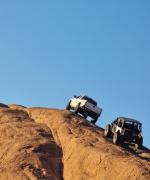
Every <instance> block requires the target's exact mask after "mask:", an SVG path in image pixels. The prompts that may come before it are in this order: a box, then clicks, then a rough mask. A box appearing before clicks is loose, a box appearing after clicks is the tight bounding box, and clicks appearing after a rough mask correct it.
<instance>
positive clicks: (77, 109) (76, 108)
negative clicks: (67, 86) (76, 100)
mask: <svg viewBox="0 0 150 180" xmlns="http://www.w3.org/2000/svg"><path fill="white" fill-rule="evenodd" d="M79 108H80V104H78V105H77V106H76V107H75V109H74V113H75V114H78V112H79Z"/></svg>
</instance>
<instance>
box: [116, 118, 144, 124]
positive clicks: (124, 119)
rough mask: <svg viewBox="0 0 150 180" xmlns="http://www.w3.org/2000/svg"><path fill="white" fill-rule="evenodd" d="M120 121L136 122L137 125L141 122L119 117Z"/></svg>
mask: <svg viewBox="0 0 150 180" xmlns="http://www.w3.org/2000/svg"><path fill="white" fill-rule="evenodd" d="M118 118H119V119H121V120H123V121H128V122H135V123H140V124H141V122H140V121H138V120H135V119H131V118H126V117H118Z"/></svg>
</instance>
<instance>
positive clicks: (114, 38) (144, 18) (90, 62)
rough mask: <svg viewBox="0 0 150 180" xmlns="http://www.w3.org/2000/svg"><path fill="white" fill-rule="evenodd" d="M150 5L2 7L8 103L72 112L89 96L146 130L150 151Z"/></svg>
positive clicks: (1, 71) (2, 70)
mask: <svg viewBox="0 0 150 180" xmlns="http://www.w3.org/2000/svg"><path fill="white" fill-rule="evenodd" d="M149 7H150V1H149V0H145V1H141V0H136V1H135V0H132V1H128V0H127V1H119V0H114V1H100V0H95V1H90V0H80V1H79V0H77V1H69V0H66V1H62V0H61V1H49V0H44V1H41V0H30V1H29V0H26V1H20V0H14V1H10V0H9V1H8V0H5V1H0V82H1V88H0V101H1V102H3V103H16V104H22V105H26V106H47V107H56V108H64V107H65V106H66V104H67V102H68V100H69V98H70V97H72V96H73V95H78V94H87V95H89V96H91V97H93V98H94V99H96V100H97V101H98V103H99V105H100V106H101V107H102V108H103V113H102V116H101V118H100V119H99V122H98V125H100V126H102V127H104V126H105V125H106V124H107V123H108V122H110V121H112V120H114V119H115V118H116V117H117V116H127V117H132V118H135V119H138V120H140V121H141V122H142V123H143V135H144V144H145V145H146V146H148V147H150V141H149V136H150V133H149V127H150V94H149V93H150V11H149Z"/></svg>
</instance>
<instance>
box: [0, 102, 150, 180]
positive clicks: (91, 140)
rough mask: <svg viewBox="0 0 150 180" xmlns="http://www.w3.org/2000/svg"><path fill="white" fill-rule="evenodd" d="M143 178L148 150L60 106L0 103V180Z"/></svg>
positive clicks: (149, 169) (148, 172)
mask: <svg viewBox="0 0 150 180" xmlns="http://www.w3.org/2000/svg"><path fill="white" fill-rule="evenodd" d="M12 179H15V180H63V179H64V180H108V179H111V180H126V179H128V180H145V179H146V180H149V179H150V151H149V150H148V149H146V148H143V149H142V150H134V149H133V148H130V147H119V146H115V145H113V144H112V143H111V141H110V140H109V139H105V138H104V136H103V129H102V128H99V127H97V126H94V125H91V124H90V123H89V122H87V121H86V120H85V119H83V118H82V117H79V116H76V115H74V114H73V113H71V112H69V111H66V110H57V109H48V108H26V107H24V106H20V105H14V104H13V105H8V106H5V105H4V104H2V106H1V105H0V180H12Z"/></svg>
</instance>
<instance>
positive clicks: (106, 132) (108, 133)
mask: <svg viewBox="0 0 150 180" xmlns="http://www.w3.org/2000/svg"><path fill="white" fill-rule="evenodd" d="M110 135H111V126H110V124H108V125H107V126H106V128H105V130H104V136H105V137H110Z"/></svg>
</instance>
